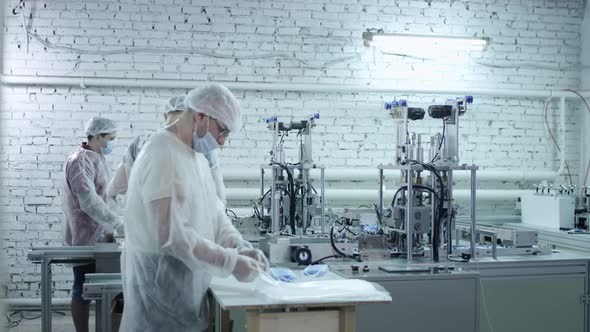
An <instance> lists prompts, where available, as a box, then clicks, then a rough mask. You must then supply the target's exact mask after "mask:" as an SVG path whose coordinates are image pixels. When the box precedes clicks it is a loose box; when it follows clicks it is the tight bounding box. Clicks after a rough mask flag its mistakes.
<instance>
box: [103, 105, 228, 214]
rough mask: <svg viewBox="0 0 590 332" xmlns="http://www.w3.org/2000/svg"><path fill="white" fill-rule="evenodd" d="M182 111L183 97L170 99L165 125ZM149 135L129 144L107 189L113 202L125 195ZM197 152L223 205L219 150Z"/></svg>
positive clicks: (166, 109)
mask: <svg viewBox="0 0 590 332" xmlns="http://www.w3.org/2000/svg"><path fill="white" fill-rule="evenodd" d="M184 110H185V107H184V95H178V96H172V97H170V99H169V100H168V101H167V102H166V103H165V104H164V112H165V113H164V121H165V123H166V125H167V126H170V125H172V124H173V123H174V122H176V120H177V119H178V117H179V116H180V115H181V114H182V112H183V111H184ZM151 135H152V134H151V133H150V134H147V135H141V136H137V137H136V138H135V139H134V140H133V142H131V144H130V145H129V147H128V148H127V151H125V155H124V156H123V160H122V161H121V163H120V164H119V167H118V168H117V171H116V172H115V176H114V177H113V178H112V180H111V182H110V183H109V185H108V188H107V193H108V195H109V196H110V197H111V198H112V199H114V200H115V199H116V198H117V196H118V195H125V194H126V193H127V186H128V182H129V174H130V172H131V167H132V166H133V163H134V162H135V159H137V156H138V155H139V151H141V148H142V147H143V146H144V145H145V144H146V143H147V142H148V141H149V139H150V137H151ZM198 152H201V153H203V155H204V156H205V158H207V161H208V162H209V167H210V168H211V175H212V176H213V180H214V181H215V188H216V191H217V196H219V198H220V199H221V200H222V201H223V203H224V204H225V201H226V195H225V185H224V184H223V175H222V173H221V169H220V168H219V164H218V152H219V150H217V149H216V150H213V151H211V152H208V153H205V152H203V151H198Z"/></svg>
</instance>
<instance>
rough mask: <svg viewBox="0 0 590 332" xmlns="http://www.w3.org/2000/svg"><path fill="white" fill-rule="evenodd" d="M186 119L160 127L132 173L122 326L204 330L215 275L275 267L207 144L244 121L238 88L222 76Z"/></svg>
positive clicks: (193, 101) (245, 275)
mask: <svg viewBox="0 0 590 332" xmlns="http://www.w3.org/2000/svg"><path fill="white" fill-rule="evenodd" d="M185 106H186V107H187V109H186V111H185V112H183V113H182V115H181V116H180V117H179V119H178V121H176V122H175V123H174V124H173V125H171V126H169V127H167V128H166V129H163V130H160V131H159V132H158V133H156V134H154V135H152V137H151V139H150V141H149V142H148V143H147V144H146V145H145V146H144V147H143V148H142V149H141V152H140V153H139V156H138V157H137V160H136V161H135V164H134V165H133V168H132V169H131V176H130V178H129V188H128V191H127V205H126V225H125V227H126V234H127V238H126V242H125V250H124V252H123V257H122V259H123V261H122V262H121V266H122V268H123V269H122V278H123V292H124V297H125V309H124V310H123V320H122V322H121V331H126V332H129V331H138V332H148V331H175V332H182V331H202V330H204V329H206V328H207V326H208V315H207V309H208V308H207V305H206V297H205V294H206V291H207V288H208V287H209V283H210V281H211V278H212V276H219V277H225V276H229V275H231V274H233V275H234V276H235V277H236V278H237V279H238V280H240V281H243V282H248V281H252V280H254V279H255V278H256V277H257V275H258V274H259V271H264V270H267V269H268V265H269V263H268V260H267V259H266V257H264V254H263V253H262V252H261V251H260V250H257V249H253V248H252V247H251V245H250V244H249V243H248V242H247V241H245V240H244V239H243V238H242V236H241V235H240V233H239V232H238V231H237V230H236V229H235V228H234V227H233V225H232V224H231V222H230V221H229V218H228V217H227V216H226V215H225V211H224V206H223V203H222V202H221V200H220V199H219V198H218V197H217V195H216V194H215V185H214V182H213V178H212V176H211V172H210V170H209V165H208V163H207V160H206V159H205V157H204V156H203V154H202V153H199V152H195V150H199V151H212V150H214V149H215V148H216V147H217V146H220V145H223V144H224V143H225V139H226V138H227V136H228V135H229V134H230V133H233V132H237V131H238V130H239V128H240V126H241V120H240V110H239V106H238V102H237V100H236V98H235V97H234V95H233V94H232V93H231V92H230V91H229V90H228V89H227V88H225V87H223V86H221V85H219V84H211V85H207V86H205V87H203V88H200V89H195V90H193V91H191V92H190V93H189V94H188V95H187V97H186V98H185Z"/></svg>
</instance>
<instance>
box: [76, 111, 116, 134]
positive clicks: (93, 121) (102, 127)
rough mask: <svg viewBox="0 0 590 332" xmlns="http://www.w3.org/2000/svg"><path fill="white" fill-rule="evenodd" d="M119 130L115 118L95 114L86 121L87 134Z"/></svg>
mask: <svg viewBox="0 0 590 332" xmlns="http://www.w3.org/2000/svg"><path fill="white" fill-rule="evenodd" d="M116 131H117V126H116V125H115V122H113V120H109V119H107V118H102V117H100V116H94V117H92V118H90V120H88V122H86V126H85V127H84V134H85V135H86V136H96V135H99V134H111V133H114V132H116Z"/></svg>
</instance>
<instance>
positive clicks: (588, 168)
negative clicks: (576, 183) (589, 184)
mask: <svg viewBox="0 0 590 332" xmlns="http://www.w3.org/2000/svg"><path fill="white" fill-rule="evenodd" d="M588 171H590V160H588V167H586V176H584V187H585V186H586V180H588Z"/></svg>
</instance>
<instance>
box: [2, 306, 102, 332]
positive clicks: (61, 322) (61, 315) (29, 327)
mask: <svg viewBox="0 0 590 332" xmlns="http://www.w3.org/2000/svg"><path fill="white" fill-rule="evenodd" d="M21 313H22V315H21ZM7 314H12V315H11V321H14V322H19V323H18V325H16V326H14V327H9V328H7V329H6V331H7V332H39V331H41V316H40V315H41V312H40V311H21V312H18V313H13V312H8V313H7ZM94 317H95V316H94V312H93V311H91V312H90V319H89V321H90V322H89V325H90V331H94ZM2 323H3V324H5V323H6V319H5V320H4V321H3V322H2ZM13 325H15V324H13ZM51 326H52V332H75V329H74V323H73V322H72V315H71V314H70V312H69V311H55V312H54V313H53V316H52V317H51Z"/></svg>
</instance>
